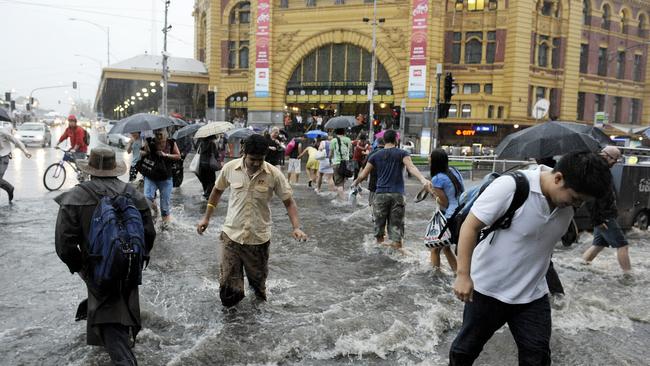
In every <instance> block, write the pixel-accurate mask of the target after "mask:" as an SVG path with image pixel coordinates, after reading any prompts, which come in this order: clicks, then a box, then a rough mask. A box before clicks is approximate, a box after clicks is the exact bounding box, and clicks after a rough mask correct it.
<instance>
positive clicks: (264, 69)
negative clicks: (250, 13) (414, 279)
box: [255, 0, 271, 98]
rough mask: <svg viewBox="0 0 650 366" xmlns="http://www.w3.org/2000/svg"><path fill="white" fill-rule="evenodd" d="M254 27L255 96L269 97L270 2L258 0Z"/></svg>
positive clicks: (268, 0)
mask: <svg viewBox="0 0 650 366" xmlns="http://www.w3.org/2000/svg"><path fill="white" fill-rule="evenodd" d="M255 21H256V27H255V96H256V97H258V98H266V97H268V96H269V37H270V35H269V31H270V29H269V28H270V26H271V5H270V0H259V1H258V3H257V19H255Z"/></svg>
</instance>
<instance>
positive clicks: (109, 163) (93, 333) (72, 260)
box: [54, 148, 156, 365]
mask: <svg viewBox="0 0 650 366" xmlns="http://www.w3.org/2000/svg"><path fill="white" fill-rule="evenodd" d="M77 164H78V166H79V169H81V170H82V171H84V172H85V173H88V174H89V175H90V176H91V180H90V181H87V182H83V183H81V184H80V185H78V186H76V187H74V188H72V189H71V190H69V191H68V192H65V193H63V194H61V195H59V196H58V197H56V198H55V199H54V200H55V201H56V202H57V203H58V204H59V206H60V208H59V214H58V217H57V221H56V231H55V245H56V253H57V255H58V256H59V258H61V260H62V261H63V262H64V263H65V264H66V265H67V266H68V268H69V270H70V272H71V273H75V272H78V273H79V276H80V277H81V278H82V279H83V280H84V282H85V283H86V287H87V289H88V299H87V301H86V300H84V301H83V302H82V303H81V304H80V305H79V309H78V310H77V316H76V318H77V319H76V320H83V319H87V343H88V344H89V345H94V346H104V347H105V348H106V351H107V352H108V354H109V356H110V357H111V360H112V361H113V363H114V364H116V365H137V361H136V359H135V356H134V354H133V352H132V351H131V349H130V345H131V342H130V341H131V340H132V341H133V342H135V337H136V335H137V334H138V331H139V330H140V328H141V321H140V299H139V294H138V286H137V285H127V286H120V287H121V288H120V289H116V290H114V291H109V290H99V289H97V288H96V287H94V286H92V285H91V284H90V278H89V273H90V270H91V268H89V267H88V246H89V243H88V233H89V232H90V224H91V223H90V221H91V218H92V216H93V213H94V211H95V207H96V206H97V204H98V203H99V202H98V200H97V197H103V196H115V195H118V194H121V193H127V194H129V195H131V199H132V200H133V202H134V204H135V206H136V208H137V209H138V211H140V214H141V215H142V222H143V224H144V238H145V248H146V250H147V251H146V252H147V253H148V252H150V251H151V248H152V247H153V243H154V239H155V238H156V231H155V229H154V226H153V221H152V218H151V210H150V208H149V205H148V203H147V200H146V199H145V198H144V196H143V195H142V194H141V193H140V192H138V191H137V190H136V189H135V188H134V187H133V186H131V185H129V184H127V183H124V182H122V181H120V180H119V179H118V178H117V177H118V176H120V175H122V174H125V173H126V164H124V162H123V161H119V162H118V161H116V159H115V152H114V151H113V150H111V149H107V148H95V149H93V150H92V151H91V153H90V159H88V161H78V162H77ZM82 185H83V187H85V188H87V189H89V190H90V191H91V192H94V193H95V194H94V195H91V194H90V192H87V191H86V190H85V189H84V188H83V187H82ZM130 338H131V339H130Z"/></svg>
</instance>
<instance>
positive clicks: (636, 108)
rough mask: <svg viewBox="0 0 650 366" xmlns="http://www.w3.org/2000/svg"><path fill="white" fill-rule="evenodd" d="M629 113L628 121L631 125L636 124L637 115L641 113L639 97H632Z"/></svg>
mask: <svg viewBox="0 0 650 366" xmlns="http://www.w3.org/2000/svg"><path fill="white" fill-rule="evenodd" d="M631 109H632V110H631V113H630V123H631V124H633V125H638V124H640V123H639V121H640V120H639V116H640V114H641V101H640V100H639V99H632V108H631Z"/></svg>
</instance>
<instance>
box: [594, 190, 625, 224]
mask: <svg viewBox="0 0 650 366" xmlns="http://www.w3.org/2000/svg"><path fill="white" fill-rule="evenodd" d="M587 208H589V212H590V214H591V222H592V224H593V225H594V226H598V225H600V224H602V223H604V222H605V221H607V219H616V218H617V217H618V208H617V207H616V188H615V187H614V184H613V183H612V185H611V186H610V189H608V190H607V193H606V194H605V195H604V196H602V197H598V198H596V199H595V200H594V201H592V202H588V203H587Z"/></svg>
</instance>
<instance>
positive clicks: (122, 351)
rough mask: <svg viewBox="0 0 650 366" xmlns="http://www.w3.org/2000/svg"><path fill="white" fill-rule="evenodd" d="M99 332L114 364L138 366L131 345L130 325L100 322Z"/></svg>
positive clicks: (117, 365)
mask: <svg viewBox="0 0 650 366" xmlns="http://www.w3.org/2000/svg"><path fill="white" fill-rule="evenodd" d="M97 328H98V329H99V334H100V335H101V337H102V340H103V341H104V348H106V352H108V355H109V356H110V357H111V361H112V363H113V365H116V366H137V364H138V361H137V360H136V359H135V355H134V354H133V351H132V350H131V347H129V327H127V326H125V325H122V324H117V323H115V324H99V325H97Z"/></svg>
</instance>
